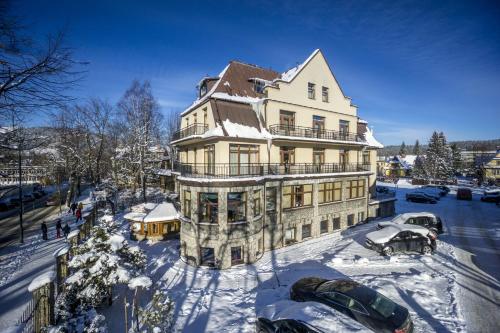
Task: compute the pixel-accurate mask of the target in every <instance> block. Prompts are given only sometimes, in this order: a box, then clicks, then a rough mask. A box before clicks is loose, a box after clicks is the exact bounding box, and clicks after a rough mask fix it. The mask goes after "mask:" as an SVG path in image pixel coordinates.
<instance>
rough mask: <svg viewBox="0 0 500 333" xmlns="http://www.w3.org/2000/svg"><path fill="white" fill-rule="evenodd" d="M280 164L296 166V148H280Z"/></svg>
mask: <svg viewBox="0 0 500 333" xmlns="http://www.w3.org/2000/svg"><path fill="white" fill-rule="evenodd" d="M280 163H281V164H282V165H283V164H295V148H293V147H280Z"/></svg>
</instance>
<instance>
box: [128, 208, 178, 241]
mask: <svg viewBox="0 0 500 333" xmlns="http://www.w3.org/2000/svg"><path fill="white" fill-rule="evenodd" d="M124 218H125V219H126V220H128V221H129V223H130V238H131V239H135V240H143V239H151V240H164V239H166V238H169V237H171V236H174V235H176V234H178V233H179V230H180V223H179V214H178V212H177V210H176V209H175V207H174V205H173V204H172V203H170V202H162V203H158V204H156V203H146V204H140V205H136V206H134V207H132V211H131V212H130V213H128V214H126V215H125V216H124Z"/></svg>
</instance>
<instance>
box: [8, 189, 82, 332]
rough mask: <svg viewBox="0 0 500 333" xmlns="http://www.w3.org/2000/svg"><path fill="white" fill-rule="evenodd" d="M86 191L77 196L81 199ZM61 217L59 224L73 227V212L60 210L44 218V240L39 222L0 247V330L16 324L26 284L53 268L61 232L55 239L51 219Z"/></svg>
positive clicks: (26, 299) (28, 297) (26, 295)
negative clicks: (20, 238)
mask: <svg viewBox="0 0 500 333" xmlns="http://www.w3.org/2000/svg"><path fill="white" fill-rule="evenodd" d="M87 196H88V194H86V193H84V194H82V195H81V196H80V198H79V199H80V201H84V198H86V197H87ZM57 218H61V219H62V220H63V223H62V225H63V227H64V223H65V221H68V222H69V223H68V224H69V226H70V227H71V230H75V220H76V218H75V216H73V215H72V214H71V213H69V214H68V213H66V211H64V212H63V213H62V215H59V214H57V213H56V214H54V215H52V216H51V217H49V218H46V219H45V221H46V222H47V226H48V227H49V230H48V238H49V240H48V241H44V240H42V235H41V230H40V223H37V224H36V226H34V227H33V228H31V229H30V230H27V231H26V233H25V243H24V244H19V243H17V242H16V243H14V244H12V245H8V246H6V247H4V248H2V249H0V332H2V331H4V330H5V329H6V328H8V327H10V326H13V325H15V324H16V322H17V320H18V319H19V318H20V316H21V314H22V312H23V311H24V309H25V307H26V305H27V304H28V303H29V301H30V300H31V297H32V295H31V293H30V292H28V285H29V284H30V283H31V281H32V280H33V279H34V278H35V277H36V276H37V275H39V274H42V273H44V272H47V271H49V270H52V269H54V267H55V259H54V256H53V253H54V252H55V251H56V250H57V249H58V248H60V247H62V246H63V245H64V244H65V239H64V235H63V234H62V232H61V236H62V237H61V238H59V239H56V238H55V237H56V230H55V220H56V219H57Z"/></svg>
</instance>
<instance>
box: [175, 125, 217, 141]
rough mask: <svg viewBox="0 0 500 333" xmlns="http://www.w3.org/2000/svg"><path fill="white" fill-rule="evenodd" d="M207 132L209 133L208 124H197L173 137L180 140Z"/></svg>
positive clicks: (187, 127) (181, 130)
mask: <svg viewBox="0 0 500 333" xmlns="http://www.w3.org/2000/svg"><path fill="white" fill-rule="evenodd" d="M206 131H208V125H206V124H201V123H195V124H192V125H189V126H186V127H184V128H182V129H180V130H179V131H177V132H175V133H174V135H173V140H174V141H175V140H180V139H183V138H185V137H188V136H191V135H202V134H204V133H205V132H206Z"/></svg>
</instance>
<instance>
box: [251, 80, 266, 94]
mask: <svg viewBox="0 0 500 333" xmlns="http://www.w3.org/2000/svg"><path fill="white" fill-rule="evenodd" d="M264 85H265V84H264V81H261V80H257V79H256V80H255V81H254V86H253V89H254V90H255V92H256V93H258V94H263V93H264Z"/></svg>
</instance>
